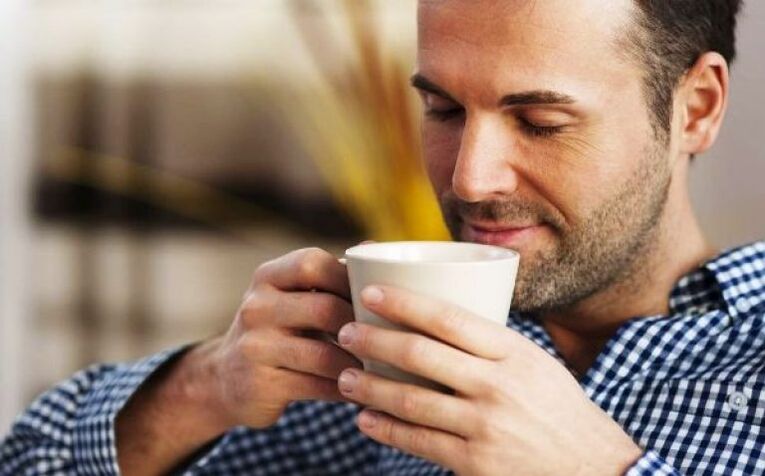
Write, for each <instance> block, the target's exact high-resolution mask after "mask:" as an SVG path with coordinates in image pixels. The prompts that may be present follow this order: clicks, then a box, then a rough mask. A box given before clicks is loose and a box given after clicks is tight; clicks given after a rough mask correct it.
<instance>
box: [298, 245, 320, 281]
mask: <svg viewBox="0 0 765 476" xmlns="http://www.w3.org/2000/svg"><path fill="white" fill-rule="evenodd" d="M324 254H325V252H324V251H323V250H321V249H320V248H305V249H303V250H301V252H300V255H299V257H298V259H297V275H298V277H299V278H300V279H301V280H303V281H308V282H313V281H315V280H316V279H317V278H318V275H319V270H320V266H321V261H322V259H323V258H324Z"/></svg>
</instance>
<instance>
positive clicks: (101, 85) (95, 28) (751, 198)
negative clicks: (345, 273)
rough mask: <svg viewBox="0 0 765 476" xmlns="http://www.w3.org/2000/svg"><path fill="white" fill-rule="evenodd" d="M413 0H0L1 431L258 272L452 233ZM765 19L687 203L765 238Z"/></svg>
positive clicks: (222, 321) (722, 224) (196, 320)
mask: <svg viewBox="0 0 765 476" xmlns="http://www.w3.org/2000/svg"><path fill="white" fill-rule="evenodd" d="M415 11H416V1H415V0H377V1H362V0H337V1H335V0H315V1H312V0H295V1H291V0H258V1H257V2H248V1H244V0H221V1H217V2H207V1H203V0H172V1H166V2H150V1H148V0H130V1H128V0H119V1H117V0H115V1H111V2H92V1H89V0H55V1H54V0H36V1H29V0H3V2H0V73H1V74H2V77H1V79H0V80H1V81H2V82H0V148H1V149H0V153H1V154H2V159H1V160H2V162H1V163H0V166H2V169H0V171H1V175H0V180H2V184H1V185H2V189H1V190H0V197H1V198H2V202H0V204H1V205H2V215H0V220H2V221H0V226H2V228H0V230H1V234H0V239H1V240H2V262H0V285H1V286H2V288H0V291H1V292H2V294H1V295H0V297H1V299H2V301H1V302H0V310H1V312H2V314H0V432H4V431H5V429H6V428H7V426H8V424H9V423H10V421H11V418H12V417H13V416H14V415H15V414H16V413H17V412H18V411H20V410H21V409H22V408H23V406H24V405H26V404H28V402H29V401H30V400H31V399H32V398H33V397H34V395H35V394H37V393H38V392H40V391H42V390H43V389H45V388H46V387H48V386H50V385H51V384H52V383H54V382H56V381H58V380H61V379H63V378H66V377H67V376H68V375H70V374H71V373H72V372H73V371H75V370H76V369H78V368H81V367H83V366H85V365H87V364H89V363H92V362H97V361H116V360H126V359H135V358H138V357H139V356H142V355H145V354H148V353H152V352H156V351H159V350H161V349H163V348H166V347H168V346H172V345H176V344H181V343H185V342H189V341H194V340H199V339H202V338H204V337H206V336H209V335H212V334H214V333H217V332H221V331H222V330H224V329H225V328H226V327H227V325H228V324H229V323H230V321H231V318H232V317H233V314H234V313H235V311H236V308H237V306H238V305H239V302H240V298H241V296H242V293H243V292H244V290H245V289H246V287H247V285H248V282H249V279H250V275H251V273H252V271H253V270H254V269H255V268H256V267H257V265H258V264H259V263H262V262H263V261H266V260H268V259H271V258H274V257H277V256H279V255H281V254H283V253H285V252H288V251H290V250H293V249H296V248H300V247H305V246H320V247H323V248H326V249H328V250H330V251H333V252H335V253H342V250H343V249H344V248H346V247H347V246H349V245H352V244H354V243H356V242H358V241H360V240H362V239H370V238H371V239H377V240H391V239H446V237H447V235H446V233H445V230H444V228H443V225H442V223H441V220H440V215H439V213H438V210H437V206H436V204H435V202H434V200H433V198H432V196H431V192H430V188H429V185H428V184H427V181H426V179H425V177H424V174H423V172H422V168H421V165H420V162H419V143H418V132H417V127H418V126H417V120H418V109H417V108H418V106H417V101H416V98H415V97H414V94H413V93H412V92H411V91H410V90H409V89H408V85H407V82H408V76H409V74H410V72H411V70H412V67H413V58H414V45H415V40H416V34H415V33H416V32H415ZM763 46H765V4H763V3H762V2H749V5H747V8H746V11H745V12H744V15H743V17H742V21H741V29H740V59H739V62H738V64H737V65H736V66H735V68H734V80H733V90H732V104H731V108H730V112H729V116H728V121H727V123H726V126H725V129H724V131H723V134H722V137H721V138H720V141H719V143H718V145H717V146H716V148H715V149H714V150H713V151H712V152H711V153H709V154H707V155H706V156H704V157H701V158H700V159H698V160H697V163H696V164H695V166H694V168H695V170H694V172H693V195H694V200H695V202H696V204H697V207H698V209H699V211H700V215H701V218H702V222H703V225H704V227H705V229H706V230H707V231H708V233H709V235H710V236H711V237H712V238H713V239H714V240H715V241H716V243H717V244H718V245H719V246H721V247H726V246H731V245H735V244H739V243H742V242H747V241H753V240H756V239H758V238H762V237H764V236H765V210H764V209H765V189H764V188H763V187H762V180H763V178H765V151H764V150H763V148H762V146H761V145H760V144H759V141H758V138H761V137H765V121H762V120H761V118H760V111H761V109H762V105H763V104H765V93H764V92H763V90H762V85H763V84H765V62H763V61H762V57H761V52H762V49H763Z"/></svg>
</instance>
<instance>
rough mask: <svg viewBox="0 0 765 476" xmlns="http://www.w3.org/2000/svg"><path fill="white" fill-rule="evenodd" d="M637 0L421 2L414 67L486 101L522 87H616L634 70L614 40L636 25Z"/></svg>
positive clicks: (448, 86)
mask: <svg viewBox="0 0 765 476" xmlns="http://www.w3.org/2000/svg"><path fill="white" fill-rule="evenodd" d="M632 2H633V0H420V1H419V21H418V24H419V36H418V40H419V42H418V58H417V69H418V72H420V73H422V74H423V75H424V76H425V77H427V78H428V79H430V80H432V81H433V82H434V83H436V84H438V85H439V86H441V87H442V88H443V89H445V90H447V91H449V92H451V93H453V94H455V95H461V93H463V92H464V93H465V94H480V95H481V96H482V97H483V98H482V99H483V100H485V101H486V102H487V103H490V102H491V103H494V102H496V100H497V98H496V96H497V95H498V94H499V95H505V94H509V93H514V92H516V91H519V90H528V89H552V90H555V89H557V90H560V91H564V92H571V91H573V89H568V90H567V88H571V87H572V83H575V82H576V83H579V84H580V87H581V85H586V84H589V85H593V84H601V83H602V82H603V81H607V82H609V83H610V84H611V85H612V86H613V87H614V88H618V85H619V84H624V83H625V82H632V77H634V75H635V72H634V71H633V70H632V69H633V68H632V67H630V68H629V70H630V71H626V70H625V65H624V63H623V62H622V61H621V60H620V56H621V53H619V51H618V49H619V46H618V45H619V43H620V42H618V41H615V40H616V38H617V36H618V35H620V34H623V33H622V32H624V31H625V26H626V25H628V24H629V23H631V12H632V7H633V4H632ZM630 75H631V76H630ZM564 86H566V87H564ZM585 87H589V86H585Z"/></svg>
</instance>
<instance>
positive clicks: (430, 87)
mask: <svg viewBox="0 0 765 476" xmlns="http://www.w3.org/2000/svg"><path fill="white" fill-rule="evenodd" d="M410 83H411V84H412V87H414V88H417V89H419V90H422V91H427V92H429V93H431V94H435V95H436V96H440V97H442V98H444V99H448V100H449V101H453V102H457V101H455V100H454V98H452V96H451V94H449V93H447V92H446V91H444V90H443V89H442V88H441V87H440V86H438V85H437V84H435V83H434V82H432V81H431V80H429V79H428V78H426V77H425V76H423V75H421V74H419V73H417V74H415V75H413V76H412V79H411V80H410Z"/></svg>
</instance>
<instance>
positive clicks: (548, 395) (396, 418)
mask: <svg viewBox="0 0 765 476" xmlns="http://www.w3.org/2000/svg"><path fill="white" fill-rule="evenodd" d="M362 301H363V303H364V305H365V306H366V307H367V308H368V309H370V310H371V311H372V312H374V313H375V314H377V315H379V316H381V317H383V318H385V319H388V320H389V321H391V322H393V323H396V324H399V325H402V326H404V327H405V328H411V329H413V330H415V331H417V332H419V333H418V334H415V333H413V332H404V331H397V330H390V329H383V328H380V327H376V326H372V325H366V324H362V323H350V324H347V325H346V326H345V327H344V328H343V329H342V330H341V331H340V335H339V340H340V344H341V345H343V346H344V347H345V348H346V349H347V350H348V351H350V352H351V353H353V354H355V355H356V356H357V357H359V358H364V359H370V360H376V361H380V362H385V363H387V364H390V365H393V366H394V367H398V368H400V369H402V370H404V371H407V372H410V373H413V374H416V375H420V376H422V377H425V378H427V379H430V380H433V381H435V382H438V383H440V384H443V385H445V386H447V387H449V388H451V389H453V390H454V393H453V394H446V393H442V392H438V391H436V390H431V389H427V388H423V387H420V386H416V385H411V384H405V383H400V382H395V381H392V380H389V379H385V378H382V377H379V376H376V375H373V374H371V373H368V372H363V371H360V370H358V369H348V370H346V371H345V372H344V373H343V374H342V375H341V377H340V379H339V387H340V390H341V392H342V393H343V394H344V395H345V396H346V397H348V398H350V399H352V400H354V401H356V402H358V403H360V404H362V405H365V406H367V407H372V408H375V409H376V410H379V411H373V410H370V409H369V408H367V409H365V410H363V411H362V412H361V413H360V414H359V417H358V425H359V428H360V429H361V431H362V432H363V433H365V434H366V435H368V436H369V437H370V438H372V439H374V440H376V441H378V442H380V443H383V444H386V445H390V446H393V447H396V448H399V449H400V450H402V451H404V452H407V453H410V454H413V455H416V456H420V457H422V458H425V459H427V460H430V461H432V462H434V463H437V464H439V465H441V466H444V467H446V468H449V469H452V470H453V471H455V472H457V473H458V474H462V475H500V474H503V475H504V474H509V473H514V474H556V475H557V474H568V475H577V474H587V475H593V474H623V473H624V472H625V471H626V470H627V469H628V468H629V466H631V465H632V464H633V463H634V462H635V461H636V460H637V459H639V458H640V456H641V454H642V450H641V449H640V448H639V447H638V446H637V445H636V444H635V443H634V442H633V441H632V440H631V439H630V437H629V436H627V435H626V434H625V433H624V431H623V430H622V429H621V428H620V427H619V425H618V424H617V423H616V422H614V421H613V420H612V419H611V418H610V417H609V416H608V415H607V414H606V413H605V412H603V411H602V410H601V409H600V408H599V407H597V406H596V405H595V404H594V403H593V402H592V401H590V400H589V398H587V396H586V395H585V393H584V392H583V391H582V389H581V388H580V386H579V384H578V383H577V381H576V379H575V378H574V377H573V376H572V375H571V373H570V372H569V371H568V370H567V369H566V368H565V367H564V366H563V365H561V364H560V363H559V362H558V361H557V360H555V358H554V357H552V356H551V355H550V354H549V353H547V352H546V351H544V350H543V349H542V348H540V347H539V346H537V345H536V344H534V343H533V342H532V341H530V340H528V339H526V338H525V337H523V336H521V335H520V334H518V333H517V332H514V331H513V330H511V329H508V328H506V327H504V326H500V325H498V324H496V323H494V322H491V321H489V320H487V319H484V318H481V317H479V316H475V315H473V314H471V313H469V312H467V311H465V310H463V309H461V308H459V307H456V306H454V305H450V304H447V303H445V302H443V301H438V300H434V299H430V298H425V297H422V296H420V295H417V294H414V293H411V292H408V291H405V290H402V289H398V288H393V287H388V286H374V287H369V288H367V289H365V290H364V292H363V293H362ZM420 333H421V334H420Z"/></svg>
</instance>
